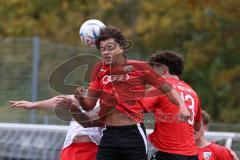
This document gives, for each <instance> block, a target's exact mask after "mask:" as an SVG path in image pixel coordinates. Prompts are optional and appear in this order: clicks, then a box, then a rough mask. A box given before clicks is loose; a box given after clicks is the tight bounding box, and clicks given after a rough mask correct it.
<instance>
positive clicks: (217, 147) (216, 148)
mask: <svg viewBox="0 0 240 160" xmlns="http://www.w3.org/2000/svg"><path fill="white" fill-rule="evenodd" d="M209 147H210V148H211V149H212V150H214V151H216V152H223V151H227V148H226V147H224V146H221V145H219V144H216V143H211V144H210V145H209Z"/></svg>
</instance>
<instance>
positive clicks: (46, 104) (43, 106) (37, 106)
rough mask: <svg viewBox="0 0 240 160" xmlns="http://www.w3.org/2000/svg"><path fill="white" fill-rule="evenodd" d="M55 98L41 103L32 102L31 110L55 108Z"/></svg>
mask: <svg viewBox="0 0 240 160" xmlns="http://www.w3.org/2000/svg"><path fill="white" fill-rule="evenodd" d="M55 98H56V97H53V98H51V99H46V100H42V101H37V102H32V109H53V108H55V107H56V103H54V100H55Z"/></svg>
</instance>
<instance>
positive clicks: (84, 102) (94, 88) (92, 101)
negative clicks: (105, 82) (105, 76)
mask: <svg viewBox="0 0 240 160" xmlns="http://www.w3.org/2000/svg"><path fill="white" fill-rule="evenodd" d="M101 67H102V64H101V63H97V64H96V65H95V66H94V68H93V70H92V75H91V82H90V85H89V87H88V89H86V88H85V87H79V88H77V89H76V90H75V93H74V96H75V98H77V99H78V100H79V103H80V105H81V106H82V108H83V109H84V110H85V111H90V110H92V109H93V108H94V107H95V105H96V103H97V100H98V97H99V92H100V89H99V88H100V87H99V82H98V75H99V73H100V70H101Z"/></svg>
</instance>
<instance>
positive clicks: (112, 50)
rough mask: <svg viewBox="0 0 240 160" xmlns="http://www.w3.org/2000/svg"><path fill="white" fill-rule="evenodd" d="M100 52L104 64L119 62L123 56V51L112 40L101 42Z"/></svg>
mask: <svg viewBox="0 0 240 160" xmlns="http://www.w3.org/2000/svg"><path fill="white" fill-rule="evenodd" d="M100 52H101V55H102V60H103V62H104V64H107V65H109V64H114V63H117V62H118V60H119V57H120V56H122V53H123V49H122V48H121V47H120V46H119V44H118V43H116V42H115V41H114V39H112V38H110V39H107V40H105V41H101V42H100Z"/></svg>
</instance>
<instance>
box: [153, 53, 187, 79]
mask: <svg viewBox="0 0 240 160" xmlns="http://www.w3.org/2000/svg"><path fill="white" fill-rule="evenodd" d="M148 62H149V64H150V65H151V66H152V67H153V66H154V65H158V64H163V65H166V66H167V67H168V69H169V73H170V74H173V75H177V76H181V75H182V72H183V70H184V58H183V56H182V55H181V54H179V53H177V52H174V51H159V52H157V53H155V54H153V55H152V56H151V57H150V58H149V60H148Z"/></svg>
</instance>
